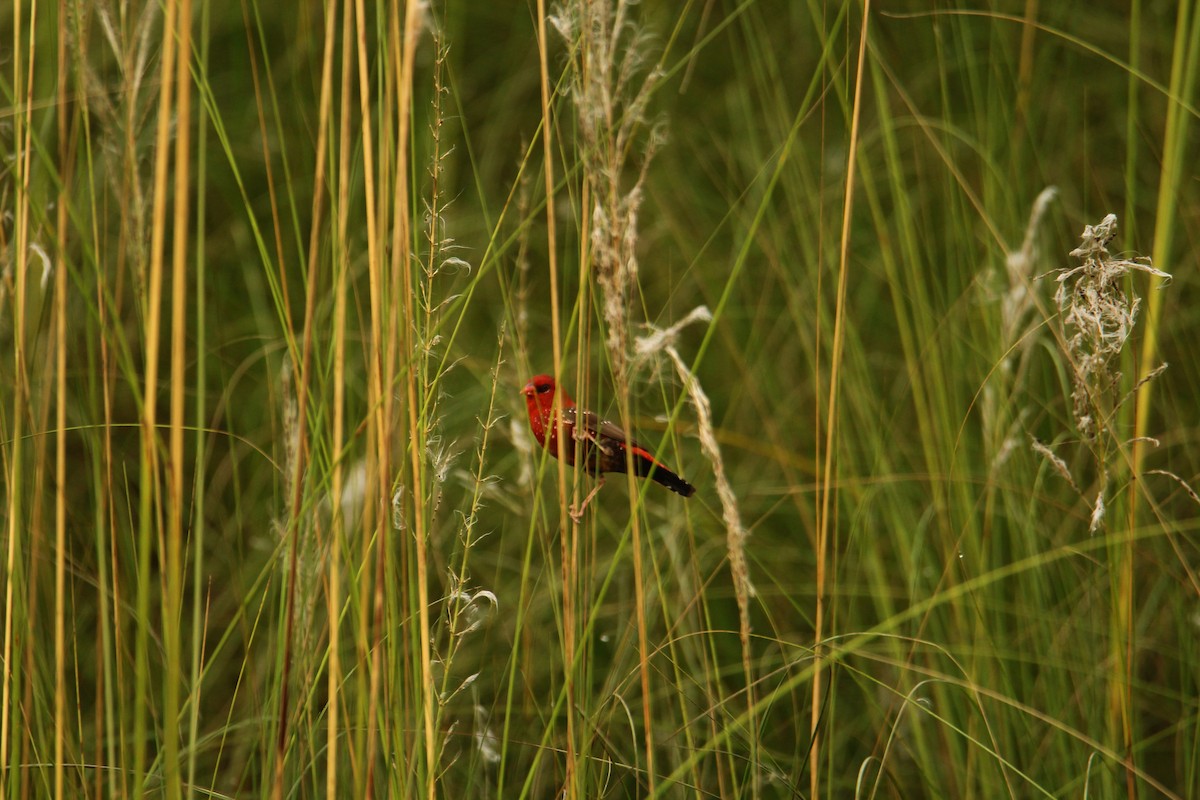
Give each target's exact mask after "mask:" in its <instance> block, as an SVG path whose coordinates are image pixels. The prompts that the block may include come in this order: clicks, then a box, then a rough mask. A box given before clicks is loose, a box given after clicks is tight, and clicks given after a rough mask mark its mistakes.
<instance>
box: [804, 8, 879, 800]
mask: <svg viewBox="0 0 1200 800" xmlns="http://www.w3.org/2000/svg"><path fill="white" fill-rule="evenodd" d="M870 23H871V0H863V20H862V29H861V30H860V31H859V40H858V63H857V64H856V66H855V76H854V102H853V106H852V110H851V119H850V139H849V141H848V142H847V151H848V157H847V164H846V186H845V195H844V196H845V200H844V202H843V206H842V232H841V238H840V242H839V253H838V283H837V300H836V304H835V307H834V318H833V343H832V346H833V351H832V353H831V354H830V359H829V395H828V398H827V400H826V416H825V448H824V449H825V453H824V456H825V461H824V465H823V468H822V477H821V488H820V495H821V509H820V512H819V513H818V517H817V554H816V555H817V563H816V570H817V574H816V595H817V597H816V601H817V602H816V609H815V611H814V615H813V618H814V622H813V626H814V630H813V644H814V649H813V681H812V715H811V719H810V725H809V732H810V734H811V736H812V750H811V753H812V759H811V761H810V762H809V764H810V769H811V771H810V773H809V795H810V796H811V797H819V796H820V788H821V741H820V734H821V731H820V724H821V709H822V708H823V703H822V701H821V677H822V674H821V673H822V669H821V668H822V653H821V642H822V640H823V639H824V638H826V636H827V634H826V632H825V629H824V628H825V622H826V620H825V613H826V609H825V591H826V589H825V584H826V580H827V574H826V573H827V569H828V559H829V554H830V552H831V545H830V538H831V537H832V536H836V531H834V530H833V526H832V523H831V520H830V518H831V516H832V514H833V509H832V500H833V495H834V492H835V491H836V488H835V485H836V484H835V481H836V478H835V475H834V459H833V454H834V451H835V445H836V443H837V438H836V437H837V422H838V417H837V401H838V386H839V383H840V378H841V368H842V352H843V349H844V347H845V338H846V331H845V326H846V319H845V317H846V284H847V281H848V277H849V269H850V264H849V258H850V221H851V219H852V217H853V213H854V178H855V175H856V171H855V166H856V165H855V162H856V160H857V154H858V131H859V120H860V118H861V116H862V106H863V68H864V66H865V65H866V56H867V38H868V34H869V31H870ZM835 546H836V545H835Z"/></svg>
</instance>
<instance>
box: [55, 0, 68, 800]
mask: <svg viewBox="0 0 1200 800" xmlns="http://www.w3.org/2000/svg"><path fill="white" fill-rule="evenodd" d="M66 13H67V8H66V0H59V2H58V20H59V25H60V27H59V34H58V73H57V76H58V98H57V103H56V109H57V112H56V117H57V122H58V163H59V169H60V170H61V181H62V182H61V184H60V188H59V193H58V201H57V203H56V208H55V230H56V231H57V232H58V236H57V238H58V253H57V255H58V258H57V263H56V265H55V269H54V319H55V325H54V338H55V348H54V349H55V370H54V373H55V389H54V392H55V396H56V398H57V402H56V403H55V442H54V444H55V448H54V484H55V485H54V796H55V797H56V798H62V797H65V796H66V795H65V793H64V792H65V789H66V781H65V778H66V776H65V774H64V770H65V767H66V764H65V758H66V749H67V741H66V740H67V732H66V716H67V680H66V679H67V646H66V616H67V603H66V589H67V264H66V261H67V242H68V235H69V229H68V220H67V208H68V205H67V203H68V196H69V193H70V187H71V178H72V175H71V154H70V141H69V138H68V135H69V134H68V113H67V112H68V109H69V108H70V107H71V106H70V105H69V102H68V93H67V89H68V86H69V81H68V78H69V71H68V66H67V37H66V36H65V35H64V31H65V25H64V24H63V20H64V19H65V18H66Z"/></svg>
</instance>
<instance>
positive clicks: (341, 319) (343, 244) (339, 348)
mask: <svg viewBox="0 0 1200 800" xmlns="http://www.w3.org/2000/svg"><path fill="white" fill-rule="evenodd" d="M335 9H336V3H335V2H329V3H327V4H326V26H325V27H326V31H327V35H326V46H325V56H324V59H325V62H326V63H328V64H329V69H330V70H331V71H332V64H333V33H334V31H335V30H336V26H335V25H334V24H333V19H334V11H335ZM350 9H351V4H350V3H349V2H345V3H343V4H342V11H343V19H342V74H341V111H340V116H339V120H338V167H337V170H338V171H337V180H338V187H337V227H336V239H335V240H334V253H335V259H336V260H335V270H336V275H335V279H334V280H335V289H334V309H333V337H334V339H333V347H334V355H333V477H332V487H331V501H332V504H331V507H332V520H331V523H330V537H331V542H330V547H329V575H328V577H327V583H328V585H327V588H326V608H327V616H328V625H329V664H328V667H327V672H326V685H327V693H328V695H329V699H328V700H327V708H326V719H325V726H326V736H325V739H326V742H325V795H326V796H327V797H336V796H337V794H338V792H337V788H338V785H337V774H338V753H339V749H340V748H339V746H338V726H339V713H340V700H341V682H342V660H341V618H342V598H341V591H342V577H341V563H342V547H343V546H344V543H345V536H346V529H345V520H344V515H345V513H346V512H345V510H344V509H343V507H342V493H343V491H344V485H345V478H344V474H343V473H344V467H345V453H344V452H343V451H344V450H345V444H344V442H345V425H346V294H347V286H348V283H349V275H350V243H349V241H348V239H349V236H348V230H349V224H350V143H351V131H352V129H351V111H352V103H351V98H352V96H353V95H352V91H353V84H352V83H351V79H352V77H353V72H352V70H351V64H352V62H351V60H350V58H349V57H348V53H349V52H350V46H351V40H350V32H351V24H350ZM356 789H357V791H359V792H361V791H363V787H362V786H357V787H356Z"/></svg>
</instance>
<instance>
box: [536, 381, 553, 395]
mask: <svg viewBox="0 0 1200 800" xmlns="http://www.w3.org/2000/svg"><path fill="white" fill-rule="evenodd" d="M548 391H550V384H548V383H543V384H542V385H541V386H539V387H537V393H538V394H545V393H546V392H548Z"/></svg>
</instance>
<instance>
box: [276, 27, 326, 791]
mask: <svg viewBox="0 0 1200 800" xmlns="http://www.w3.org/2000/svg"><path fill="white" fill-rule="evenodd" d="M329 21H330V19H329V15H328V14H327V16H326V23H327V24H326V26H325V31H326V35H325V55H326V57H325V59H324V61H323V64H322V71H321V96H320V100H319V101H318V102H319V106H318V125H317V131H318V132H317V153H316V162H315V164H316V168H315V171H314V175H313V201H312V218H311V222H310V226H311V227H310V229H309V240H308V257H307V259H306V260H305V264H306V265H307V281H306V288H305V298H304V342H303V345H302V354H301V364H300V370H299V372H298V374H297V379H296V419H297V422H296V437H297V443H296V449H295V463H294V464H293V465H291V466H292V476H291V487H292V496H291V497H290V498H289V507H288V522H287V529H286V531H285V533H284V535H285V537H287V538H288V539H290V540H291V546H290V547H289V548H287V549H288V551H289V553H290V556H289V560H290V563H289V565H288V583H287V586H286V589H285V591H286V592H287V595H286V603H287V609H286V612H285V614H286V615H285V618H284V631H283V637H284V640H283V656H282V673H281V677H280V702H279V715H278V722H277V735H276V741H275V769H274V780H273V783H272V789H271V795H272V797H273V798H275V800H282V797H283V783H284V773H285V768H286V764H287V744H288V719H289V717H290V709H289V702H290V701H289V682H290V680H291V666H292V638H293V636H292V633H293V627H294V624H295V615H296V608H295V605H296V592H297V590H298V589H297V586H296V576H297V568H298V558H299V549H300V548H299V547H298V546H297V542H296V539H297V538H298V536H299V529H300V519H301V514H300V511H301V499H302V493H303V487H304V470H305V455H306V453H307V438H308V392H309V385H310V383H311V380H312V377H311V376H312V369H311V364H312V340H313V318H314V315H315V310H316V293H317V274H318V271H319V265H320V241H321V238H320V237H321V230H322V223H321V220H322V217H323V214H324V198H325V154H326V150H327V148H328V136H327V131H328V129H329V125H328V121H329V109H330V106H331V103H332V99H331V93H332V56H331V49H332V41H331V40H332V37H333V35H334V28H333V26H332V25H331V24H329Z"/></svg>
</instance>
